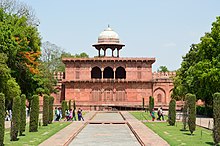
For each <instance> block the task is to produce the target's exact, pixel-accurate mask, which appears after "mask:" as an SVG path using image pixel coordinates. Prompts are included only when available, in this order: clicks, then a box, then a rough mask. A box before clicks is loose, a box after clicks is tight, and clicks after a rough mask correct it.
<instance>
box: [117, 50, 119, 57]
mask: <svg viewBox="0 0 220 146" xmlns="http://www.w3.org/2000/svg"><path fill="white" fill-rule="evenodd" d="M117 57H119V50H118V49H117Z"/></svg>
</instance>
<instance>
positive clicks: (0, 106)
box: [0, 93, 5, 146]
mask: <svg viewBox="0 0 220 146" xmlns="http://www.w3.org/2000/svg"><path fill="white" fill-rule="evenodd" d="M4 133H5V95H4V94H3V93H0V146H3V145H4V144H3V143H4Z"/></svg>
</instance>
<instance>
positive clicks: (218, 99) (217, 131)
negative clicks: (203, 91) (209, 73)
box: [213, 93, 220, 145]
mask: <svg viewBox="0 0 220 146" xmlns="http://www.w3.org/2000/svg"><path fill="white" fill-rule="evenodd" d="M213 120H214V127H213V139H214V142H215V145H218V143H219V142H220V93H215V94H214V96H213Z"/></svg>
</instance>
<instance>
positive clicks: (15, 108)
mask: <svg viewBox="0 0 220 146" xmlns="http://www.w3.org/2000/svg"><path fill="white" fill-rule="evenodd" d="M20 109H21V99H20V97H19V96H16V97H14V99H13V104H12V115H13V116H12V121H11V132H10V136H11V141H17V140H18V138H17V136H18V131H19V128H20V117H21V113H20Z"/></svg>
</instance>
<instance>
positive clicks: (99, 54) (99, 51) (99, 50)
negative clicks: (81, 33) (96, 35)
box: [99, 49, 101, 57]
mask: <svg viewBox="0 0 220 146" xmlns="http://www.w3.org/2000/svg"><path fill="white" fill-rule="evenodd" d="M100 56H101V54H100V49H99V57H100Z"/></svg>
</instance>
